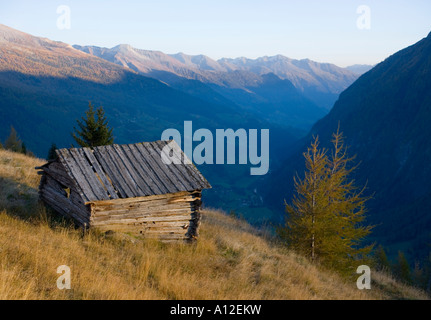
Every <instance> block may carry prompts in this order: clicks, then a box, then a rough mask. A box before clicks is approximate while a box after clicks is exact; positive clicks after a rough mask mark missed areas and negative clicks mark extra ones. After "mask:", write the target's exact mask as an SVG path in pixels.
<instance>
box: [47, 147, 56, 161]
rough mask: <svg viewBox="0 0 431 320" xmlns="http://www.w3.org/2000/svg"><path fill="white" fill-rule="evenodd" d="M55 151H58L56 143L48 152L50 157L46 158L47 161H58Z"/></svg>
mask: <svg viewBox="0 0 431 320" xmlns="http://www.w3.org/2000/svg"><path fill="white" fill-rule="evenodd" d="M55 150H57V145H56V144H55V143H52V144H51V147H50V148H49V151H48V156H47V157H46V160H48V161H49V160H55V159H57V154H56V153H55Z"/></svg>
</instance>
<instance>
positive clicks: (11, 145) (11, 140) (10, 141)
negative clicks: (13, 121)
mask: <svg viewBox="0 0 431 320" xmlns="http://www.w3.org/2000/svg"><path fill="white" fill-rule="evenodd" d="M4 147H5V149H7V150H10V151H14V152H22V141H21V140H20V139H19V138H18V134H17V132H16V130H15V128H14V127H13V126H11V127H10V134H9V137H8V138H7V139H6V141H5V145H4Z"/></svg>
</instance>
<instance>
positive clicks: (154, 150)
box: [144, 142, 188, 191]
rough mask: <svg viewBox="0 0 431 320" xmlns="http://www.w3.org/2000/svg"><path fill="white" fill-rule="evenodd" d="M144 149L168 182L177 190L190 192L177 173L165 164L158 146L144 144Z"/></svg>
mask: <svg viewBox="0 0 431 320" xmlns="http://www.w3.org/2000/svg"><path fill="white" fill-rule="evenodd" d="M144 148H147V150H148V152H149V153H150V155H151V157H152V158H153V160H154V162H156V163H157V165H158V166H159V168H160V169H161V172H163V173H164V175H165V176H166V178H167V179H168V182H170V183H171V185H173V186H174V187H175V188H176V189H177V190H180V191H188V188H187V187H186V186H185V185H184V184H183V183H182V181H181V180H179V179H178V178H177V176H176V175H175V173H174V172H173V171H172V170H171V169H170V168H169V167H170V166H169V165H167V164H166V163H164V162H163V160H162V153H161V150H159V148H158V147H157V144H155V143H153V142H148V143H144Z"/></svg>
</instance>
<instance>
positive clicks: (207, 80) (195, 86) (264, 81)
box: [74, 44, 358, 127]
mask: <svg viewBox="0 0 431 320" xmlns="http://www.w3.org/2000/svg"><path fill="white" fill-rule="evenodd" d="M74 48H76V49H79V50H81V51H83V52H86V53H89V54H91V55H93V56H97V57H100V58H102V59H105V60H107V61H110V62H113V63H116V64H118V65H122V66H124V67H127V68H130V69H132V70H135V71H137V72H139V73H141V74H143V75H146V76H149V77H152V78H155V79H158V80H160V81H162V82H165V83H167V84H169V85H170V86H173V87H175V88H178V89H180V90H185V91H187V92H188V93H190V94H195V95H198V96H200V97H202V93H203V94H204V95H205V96H206V97H207V98H208V96H209V95H210V94H209V92H211V91H213V92H212V94H213V95H214V97H215V98H216V99H220V95H221V96H223V97H224V98H227V99H229V100H231V101H233V102H234V103H236V104H238V105H240V106H244V107H246V108H248V109H249V110H252V111H253V110H256V109H258V110H262V109H265V116H266V118H268V120H270V121H279V122H280V123H288V124H290V125H295V126H297V125H298V124H300V125H302V126H303V127H307V126H310V122H312V123H314V122H315V120H317V119H315V118H314V119H308V118H307V117H306V116H305V114H312V115H316V116H318V117H321V116H323V115H324V114H325V113H326V112H327V110H329V109H330V108H331V107H332V105H333V103H334V102H335V101H336V99H337V98H338V94H339V93H340V92H341V91H343V90H344V89H346V88H347V87H348V86H349V85H350V84H351V83H353V81H355V80H356V79H357V77H358V74H357V73H356V72H352V71H350V70H348V69H345V68H340V67H337V66H335V65H333V64H329V63H317V62H314V61H311V60H309V59H304V60H294V59H290V58H287V57H284V56H282V55H277V56H272V57H267V56H266V57H261V58H257V59H248V58H244V57H242V58H236V59H228V58H222V59H219V60H217V61H216V60H213V59H211V58H209V57H207V56H205V55H187V54H184V53H177V54H165V53H163V52H160V51H150V50H141V49H136V48H133V47H131V46H130V45H125V44H122V45H118V46H116V47H113V48H111V49H109V48H100V47H94V46H78V45H74ZM269 75H270V76H269ZM196 81H197V82H196ZM268 82H269V83H268ZM268 85H269V86H271V87H276V86H279V87H280V90H277V92H283V91H284V90H286V89H288V88H289V87H290V89H289V91H290V92H289V94H288V96H283V97H281V96H280V95H277V94H274V91H273V92H267V91H266V90H263V91H262V90H259V89H260V87H262V86H263V87H266V86H268ZM216 101H220V100H216ZM274 105H278V106H279V108H278V112H277V114H272V113H271V111H272V108H271V106H274ZM286 106H287V107H288V110H289V111H288V113H286V114H285V116H284V117H281V118H280V112H281V113H283V109H285V108H286ZM280 109H281V110H280ZM301 109H302V110H301ZM319 109H320V110H319ZM260 116H263V114H260ZM301 120H302V122H303V123H300V121H301ZM304 120H305V121H304ZM310 120H311V121H310ZM312 123H311V124H312Z"/></svg>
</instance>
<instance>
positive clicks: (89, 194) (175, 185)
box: [56, 140, 211, 202]
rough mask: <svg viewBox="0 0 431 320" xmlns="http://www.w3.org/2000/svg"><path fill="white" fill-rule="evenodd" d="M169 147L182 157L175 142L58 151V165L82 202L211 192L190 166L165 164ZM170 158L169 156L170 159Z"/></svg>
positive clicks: (208, 185)
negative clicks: (78, 192)
mask: <svg viewBox="0 0 431 320" xmlns="http://www.w3.org/2000/svg"><path fill="white" fill-rule="evenodd" d="M168 143H170V147H171V148H172V149H173V150H174V153H173V154H174V155H175V156H176V157H180V158H181V159H183V158H182V157H185V155H184V153H183V152H182V150H181V149H180V147H179V146H178V145H177V144H176V143H175V141H173V140H170V141H155V142H144V143H136V144H126V145H117V144H114V145H108V146H102V147H95V148H94V149H90V148H71V149H59V150H57V151H56V152H57V155H58V158H59V161H60V163H61V164H63V166H64V167H65V169H66V171H67V173H68V175H69V176H70V178H71V179H72V180H73V181H74V182H75V183H76V185H77V187H78V188H79V189H80V191H81V192H80V194H81V196H82V198H83V200H84V202H92V201H100V200H110V199H119V198H135V197H144V196H150V195H161V194H166V193H176V192H180V191H194V190H202V189H207V188H211V185H210V184H209V183H208V181H207V180H206V179H205V178H204V177H203V176H202V174H201V173H200V172H199V170H198V169H197V168H196V167H195V166H194V165H193V164H192V163H190V164H186V163H187V162H186V163H184V161H182V162H181V164H174V163H172V164H169V165H167V164H165V163H164V162H163V160H162V153H164V154H167V153H166V152H165V151H162V150H163V148H164V147H165V146H166V145H167V144H168ZM171 156H172V155H171Z"/></svg>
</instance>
